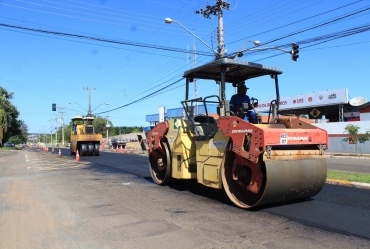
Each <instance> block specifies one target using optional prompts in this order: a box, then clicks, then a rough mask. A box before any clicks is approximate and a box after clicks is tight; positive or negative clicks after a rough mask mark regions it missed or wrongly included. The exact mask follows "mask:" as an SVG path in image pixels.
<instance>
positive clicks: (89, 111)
mask: <svg viewBox="0 0 370 249" xmlns="http://www.w3.org/2000/svg"><path fill="white" fill-rule="evenodd" d="M72 103H74V104H77V105H79V106H81V108H82V109H84V110H85V111H86V112H87V116H90V115H91V113H92V112H93V111H95V110H96V109H97V108H98V107H99V106H102V105H109V103H101V104H100V105H98V106H97V107H95V109H94V110H92V111H91V110H90V109H89V110H86V109H85V108H83V107H82V105H80V104H79V103H77V102H68V104H72ZM71 110H73V109H71ZM74 111H76V110H74Z"/></svg>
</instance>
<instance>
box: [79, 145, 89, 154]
mask: <svg viewBox="0 0 370 249" xmlns="http://www.w3.org/2000/svg"><path fill="white" fill-rule="evenodd" d="M86 155H87V145H86V144H81V153H80V156H86Z"/></svg>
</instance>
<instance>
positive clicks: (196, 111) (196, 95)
mask: <svg viewBox="0 0 370 249" xmlns="http://www.w3.org/2000/svg"><path fill="white" fill-rule="evenodd" d="M193 48H194V63H193V68H195V67H196V66H197V46H196V44H195V42H194V45H193ZM194 98H195V99H196V98H198V83H197V79H194ZM194 115H198V102H196V103H195V110H194Z"/></svg>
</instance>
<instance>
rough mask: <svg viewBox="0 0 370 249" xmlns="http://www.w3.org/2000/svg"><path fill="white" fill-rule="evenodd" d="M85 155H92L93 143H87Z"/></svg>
mask: <svg viewBox="0 0 370 249" xmlns="http://www.w3.org/2000/svg"><path fill="white" fill-rule="evenodd" d="M87 148H88V150H87V155H88V156H93V155H94V144H88V145H87Z"/></svg>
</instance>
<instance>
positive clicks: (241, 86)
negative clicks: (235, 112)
mask: <svg viewBox="0 0 370 249" xmlns="http://www.w3.org/2000/svg"><path fill="white" fill-rule="evenodd" d="M238 89H239V90H244V89H249V87H247V86H246V85H239V86H238Z"/></svg>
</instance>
